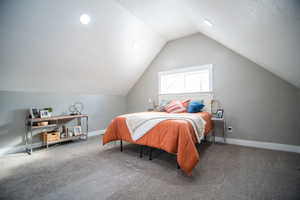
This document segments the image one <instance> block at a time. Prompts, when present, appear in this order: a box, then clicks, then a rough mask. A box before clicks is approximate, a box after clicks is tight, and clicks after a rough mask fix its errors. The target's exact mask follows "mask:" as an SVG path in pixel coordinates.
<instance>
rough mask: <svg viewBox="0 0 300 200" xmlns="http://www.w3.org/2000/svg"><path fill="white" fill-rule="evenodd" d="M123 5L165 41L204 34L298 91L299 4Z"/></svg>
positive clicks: (195, 1) (201, 1)
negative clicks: (199, 33) (208, 22)
mask: <svg viewBox="0 0 300 200" xmlns="http://www.w3.org/2000/svg"><path fill="white" fill-rule="evenodd" d="M119 2H120V4H121V5H123V6H124V7H125V8H127V9H128V10H130V11H131V13H132V14H133V15H135V16H137V17H138V18H140V19H141V20H143V21H144V22H145V24H147V25H149V26H150V27H152V28H153V29H154V30H155V31H156V32H158V33H160V34H161V35H162V36H163V37H164V38H165V39H166V40H173V39H176V38H179V37H183V36H185V35H189V34H192V33H196V32H202V33H203V34H205V35H207V36H209V37H211V38H213V39H215V40H216V41H218V42H220V43H222V44H223V45H224V46H227V47H228V48H230V49H232V50H234V51H236V52H237V53H239V54H241V55H243V56H245V57H247V58H249V59H250V60H252V61H254V62H255V63H257V64H259V65H261V66H262V67H264V68H265V69H267V70H269V71H271V72H273V73H274V74H276V75H277V76H279V77H281V78H282V79H284V80H286V81H288V82H290V83H291V84H293V85H295V86H297V87H298V88H300V1H299V0H288V1H285V0H243V1H239V0H235V1H228V0H184V1H182V0H164V1H161V0H151V1H148V0H119ZM205 19H206V20H209V21H210V22H211V23H212V24H213V26H212V27H209V26H207V25H205V23H204V20H205Z"/></svg>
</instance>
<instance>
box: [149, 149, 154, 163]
mask: <svg viewBox="0 0 300 200" xmlns="http://www.w3.org/2000/svg"><path fill="white" fill-rule="evenodd" d="M152 151H153V148H152V147H150V153H149V160H152Z"/></svg>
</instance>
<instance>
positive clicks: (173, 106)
mask: <svg viewBox="0 0 300 200" xmlns="http://www.w3.org/2000/svg"><path fill="white" fill-rule="evenodd" d="M165 110H166V111H167V112H168V113H182V112H186V108H185V107H184V106H183V105H182V102H181V101H175V100H173V101H171V103H169V104H168V105H167V106H166V107H165Z"/></svg>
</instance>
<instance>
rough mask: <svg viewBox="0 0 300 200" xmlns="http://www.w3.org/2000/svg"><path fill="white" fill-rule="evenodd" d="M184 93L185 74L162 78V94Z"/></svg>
mask: <svg viewBox="0 0 300 200" xmlns="http://www.w3.org/2000/svg"><path fill="white" fill-rule="evenodd" d="M182 92H184V74H182V73H180V74H179V73H178V74H171V75H162V76H161V93H163V94H166V93H182Z"/></svg>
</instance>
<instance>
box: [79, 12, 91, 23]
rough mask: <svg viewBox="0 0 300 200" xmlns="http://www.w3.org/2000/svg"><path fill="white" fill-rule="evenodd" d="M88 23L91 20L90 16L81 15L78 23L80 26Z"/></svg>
mask: <svg viewBox="0 0 300 200" xmlns="http://www.w3.org/2000/svg"><path fill="white" fill-rule="evenodd" d="M90 21H91V18H90V16H88V15H87V14H82V15H81V16H80V22H81V23H82V24H89V23H90Z"/></svg>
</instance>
